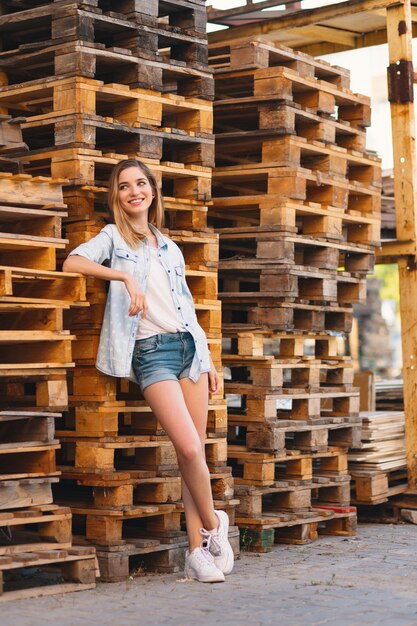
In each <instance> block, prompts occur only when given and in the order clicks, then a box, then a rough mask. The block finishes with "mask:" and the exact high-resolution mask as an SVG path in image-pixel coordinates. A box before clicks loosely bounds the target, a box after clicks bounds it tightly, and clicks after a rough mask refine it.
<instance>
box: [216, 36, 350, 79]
mask: <svg viewBox="0 0 417 626" xmlns="http://www.w3.org/2000/svg"><path fill="white" fill-rule="evenodd" d="M209 55H210V65H211V66H212V67H213V69H214V70H215V72H216V74H223V73H225V72H234V71H236V70H246V69H256V68H268V67H270V68H271V67H277V66H279V67H287V68H288V69H291V70H293V71H296V72H298V73H299V74H300V75H302V76H305V77H306V78H307V77H310V78H315V79H316V80H324V81H326V82H329V83H332V84H334V85H336V86H337V87H340V88H341V89H348V88H349V82H350V71H349V70H347V69H345V68H342V67H340V66H338V65H331V64H330V63H328V62H327V61H324V60H323V59H315V58H314V57H312V56H310V55H309V54H305V53H304V52H300V51H298V50H297V51H296V50H293V49H292V48H288V47H287V46H284V45H282V44H271V43H269V42H268V41H264V40H262V39H258V38H256V37H251V38H241V39H238V40H234V41H232V42H223V43H217V44H210V46H209Z"/></svg>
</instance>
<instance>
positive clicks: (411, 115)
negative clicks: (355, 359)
mask: <svg viewBox="0 0 417 626" xmlns="http://www.w3.org/2000/svg"><path fill="white" fill-rule="evenodd" d="M387 31H388V48H389V61H390V64H396V63H397V62H399V61H409V62H412V31H411V3H410V0H406V1H405V2H404V4H400V5H398V6H394V7H389V8H388V9H387ZM400 33H401V34H400ZM391 123H392V137H393V150H394V196H395V210H396V217H397V219H396V222H397V237H398V239H400V240H409V241H410V240H411V241H413V242H416V240H417V164H416V158H417V157H416V152H415V137H416V133H415V112H414V103H413V102H405V103H399V102H391ZM398 266H399V279H400V313H401V340H402V351H403V378H404V407H405V432H406V449H407V471H408V481H409V485H410V487H411V488H414V487H415V485H416V481H417V459H416V456H417V413H416V411H415V406H416V402H417V368H416V363H415V361H416V356H417V335H416V332H415V329H416V325H417V309H416V307H415V302H416V298H417V267H416V265H415V263H408V260H407V259H401V260H400V261H399V263H398Z"/></svg>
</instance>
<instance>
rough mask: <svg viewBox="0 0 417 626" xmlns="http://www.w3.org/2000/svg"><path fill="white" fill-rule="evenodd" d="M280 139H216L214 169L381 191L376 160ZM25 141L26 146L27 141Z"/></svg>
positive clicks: (272, 135)
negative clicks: (309, 174)
mask: <svg viewBox="0 0 417 626" xmlns="http://www.w3.org/2000/svg"><path fill="white" fill-rule="evenodd" d="M235 115H236V113H235ZM281 135H282V134H281V133H276V132H275V131H274V130H271V129H269V128H268V129H263V130H259V131H247V130H244V131H237V132H229V133H223V134H220V135H217V137H216V165H217V167H219V168H222V167H228V166H233V165H235V166H236V167H238V166H239V165H242V164H243V165H244V164H246V163H251V164H253V163H259V164H261V163H262V164H263V165H269V166H274V167H287V166H294V167H302V168H307V169H310V170H311V171H313V172H317V173H318V174H319V175H321V174H325V175H328V176H334V177H335V178H336V179H344V178H345V179H347V180H349V182H350V183H351V184H353V185H355V184H359V185H369V186H373V187H376V188H378V189H380V188H381V163H380V160H379V159H378V158H377V157H376V156H371V155H368V156H367V155H363V154H360V153H358V152H356V151H350V150H347V149H346V148H341V147H340V146H324V145H323V143H322V142H319V141H314V140H312V139H311V140H307V139H305V138H304V137H293V136H291V135H285V136H281ZM26 141H27V143H28V144H29V145H30V142H29V139H26Z"/></svg>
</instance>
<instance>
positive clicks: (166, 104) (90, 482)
mask: <svg viewBox="0 0 417 626" xmlns="http://www.w3.org/2000/svg"><path fill="white" fill-rule="evenodd" d="M36 5H37V6H33V8H28V5H27V4H25V5H24V6H23V5H19V4H18V3H9V2H3V3H1V6H2V15H1V16H0V35H1V37H2V52H1V53H0V68H1V71H2V76H3V77H4V80H3V87H1V88H0V109H1V110H2V111H4V112H5V115H9V116H12V117H18V116H22V115H24V116H25V121H24V122H23V123H22V133H23V141H24V142H25V143H26V145H27V146H28V149H29V150H28V151H27V152H26V153H25V155H24V159H22V162H23V166H24V168H25V171H26V172H27V173H28V174H32V175H36V176H43V175H52V176H59V177H61V176H65V178H66V179H67V181H68V182H67V184H66V185H65V187H64V199H65V202H66V204H67V205H68V216H67V217H66V218H65V233H66V237H67V239H68V245H67V247H66V250H65V252H62V253H61V259H63V258H64V257H65V254H67V252H68V251H69V250H72V249H73V248H74V247H76V246H77V245H79V244H80V243H82V242H85V241H88V240H89V239H90V238H91V237H92V236H94V235H95V234H97V233H98V232H99V231H100V229H101V228H102V227H103V226H104V225H105V224H106V222H107V220H108V211H107V207H106V202H107V201H106V195H107V184H108V179H109V174H110V171H111V169H112V167H113V166H114V165H115V164H116V163H118V162H119V161H120V160H121V159H123V158H127V157H136V158H139V159H141V160H142V161H144V162H145V163H147V165H149V166H150V167H151V169H153V171H155V173H156V175H157V177H158V180H159V183H160V185H161V188H162V192H163V196H164V203H165V208H166V228H167V232H168V233H169V234H170V236H171V237H172V238H173V240H174V241H175V242H176V243H178V245H179V246H180V247H181V248H182V250H183V253H184V257H185V263H186V275H187V281H188V284H189V286H190V289H191V292H192V293H193V296H194V299H195V303H196V310H197V315H198V318H199V322H200V323H201V325H202V326H203V328H204V330H205V331H206V333H207V337H208V341H209V347H210V350H211V353H212V357H213V360H214V362H215V364H216V365H217V366H218V367H219V368H220V367H221V303H220V301H219V299H218V293H217V272H218V247H219V237H218V235H217V234H216V233H214V231H213V229H211V228H208V226H207V214H208V206H209V203H210V201H211V177H212V167H213V165H214V136H213V107H212V99H213V96H214V80H213V74H212V70H211V69H210V68H209V66H208V59H207V37H206V8H205V6H204V1H203V0H182V1H181V2H180V3H173V2H165V1H164V0H151V1H146V2H145V0H131V1H130V0H129V1H125V2H123V3H118V6H117V8H116V7H115V6H112V5H111V3H109V2H103V1H100V0H89V1H88V2H85V1H83V2H75V1H60V2H58V3H56V2H47V1H45V2H37V3H36ZM20 6H21V8H20ZM113 9H116V11H114V10H113ZM22 33H26V34H27V36H28V37H29V39H27V38H24V41H25V44H22V43H21V41H22V39H21V37H22ZM29 33H30V35H29ZM29 40H30V45H27V43H28V41H29ZM11 156H13V157H19V156H22V150H21V149H19V147H18V146H16V149H15V150H14V151H12V152H11ZM87 300H88V302H89V304H90V306H89V307H78V308H77V309H72V310H71V311H69V312H68V314H66V319H67V321H68V325H69V328H71V331H72V332H73V333H74V335H75V337H76V338H75V340H74V345H73V351H74V360H75V363H76V367H75V369H74V372H73V375H72V377H71V381H70V390H69V392H70V410H69V411H68V412H66V413H65V415H64V418H63V419H61V420H59V422H58V435H59V438H60V444H61V450H60V453H59V462H60V469H61V470H62V481H61V484H60V486H59V487H58V488H57V490H56V494H57V495H58V496H59V498H60V501H61V502H62V503H63V504H66V505H69V506H71V509H72V511H73V514H74V529H75V532H76V533H77V534H79V535H81V536H83V537H84V540H85V541H87V542H88V543H90V544H93V545H95V546H97V554H98V559H99V564H100V571H101V578H102V580H108V581H116V580H126V579H127V577H128V574H129V568H130V569H132V568H134V567H135V566H136V565H137V564H138V563H141V564H145V565H146V566H147V567H149V568H153V569H156V570H159V571H178V570H180V569H181V568H182V562H183V556H184V551H185V545H186V540H185V533H184V531H183V526H182V524H181V514H182V504H181V501H180V495H181V493H180V477H179V472H178V466H177V460H176V455H175V451H174V448H173V446H172V444H171V443H170V442H169V440H168V438H167V437H166V435H165V433H164V431H163V430H162V428H161V426H160V424H159V423H158V422H157V420H156V419H155V417H154V416H153V414H152V413H151V411H150V409H149V407H148V406H147V405H146V402H145V401H144V399H143V398H142V397H141V395H140V392H139V387H138V386H136V385H133V384H129V383H128V382H126V381H117V380H116V379H113V378H111V377H107V376H105V375H102V374H100V373H99V372H98V371H97V370H96V369H95V366H94V363H95V356H96V351H97V346H98V340H99V333H100V326H101V320H102V316H103V312H104V305H105V300H106V285H105V284H104V283H103V282H102V281H98V280H94V279H88V280H87ZM226 435H227V406H226V402H225V400H224V396H223V394H218V395H216V396H214V397H211V399H210V406H209V423H208V428H207V444H206V454H207V460H208V464H209V467H210V470H211V476H212V485H213V492H214V497H215V501H216V506H218V507H220V508H224V509H226V510H227V511H228V512H229V515H230V517H231V522H232V525H233V523H234V510H235V506H236V501H235V499H234V491H233V477H232V475H231V469H230V467H228V466H227V450H226V446H227V443H226ZM231 534H232V540H233V542H234V544H235V549H236V551H238V534H237V529H236V528H233V529H232V531H231Z"/></svg>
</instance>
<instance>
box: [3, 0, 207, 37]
mask: <svg viewBox="0 0 417 626" xmlns="http://www.w3.org/2000/svg"><path fill="white" fill-rule="evenodd" d="M53 2H54V0H44V1H43V2H41V3H40V2H39V0H26V1H25V2H23V1H22V0H14V2H13V6H12V7H10V6H8V5H7V4H6V5H5V7H4V9H3V15H9V16H10V18H12V17H13V15H14V14H15V13H18V12H21V11H26V10H27V9H30V8H31V9H32V11H33V10H35V9H37V10H38V12H39V11H42V10H44V9H42V7H43V6H44V5H51V4H53ZM204 4H205V0H181V3H177V2H176V3H173V4H170V3H166V2H164V1H163V0H150V1H149V0H148V1H147V2H146V3H145V2H141V3H138V2H136V1H135V0H127V1H126V2H124V3H123V4H122V5H117V7H114V6H112V5H110V3H109V2H108V1H107V0H82V1H80V0H71V2H70V5H71V6H72V7H74V6H78V7H80V8H84V9H86V8H87V9H88V10H89V11H94V12H95V13H97V14H99V15H101V14H102V15H105V16H109V17H112V16H113V17H118V18H119V19H126V18H128V19H129V20H130V21H132V22H133V23H135V24H137V25H143V24H148V25H156V24H158V21H159V20H158V17H159V16H161V17H164V18H165V20H164V21H165V22H167V23H168V24H170V25H171V26H175V27H176V28H177V29H180V30H181V31H185V32H188V31H191V32H199V33H205V32H206V12H205V6H204ZM39 5H42V7H41V6H39ZM114 8H117V11H114V10H113V9H114ZM41 14H42V13H41ZM32 15H33V13H32ZM35 15H36V13H35Z"/></svg>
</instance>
